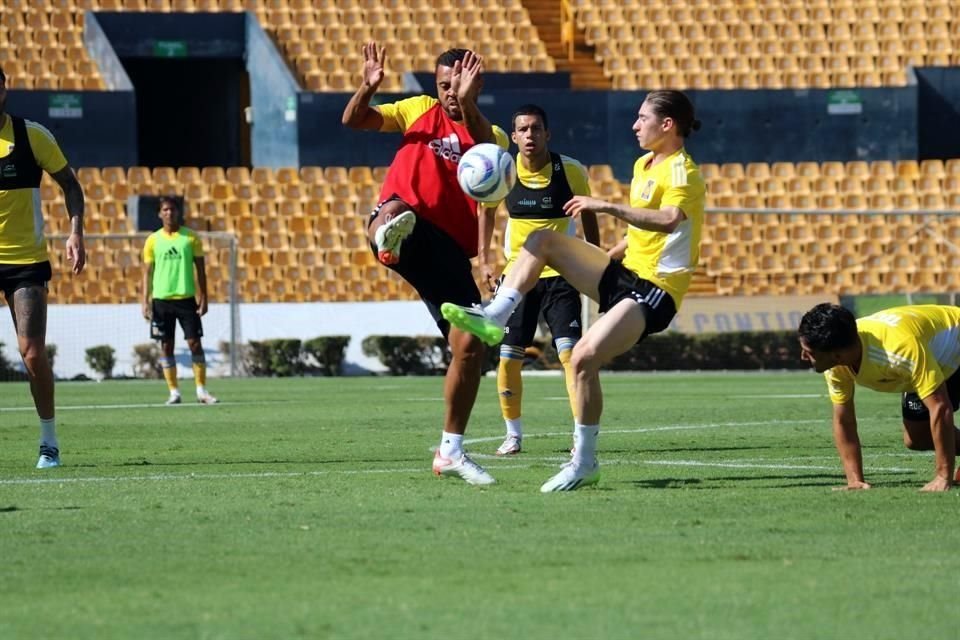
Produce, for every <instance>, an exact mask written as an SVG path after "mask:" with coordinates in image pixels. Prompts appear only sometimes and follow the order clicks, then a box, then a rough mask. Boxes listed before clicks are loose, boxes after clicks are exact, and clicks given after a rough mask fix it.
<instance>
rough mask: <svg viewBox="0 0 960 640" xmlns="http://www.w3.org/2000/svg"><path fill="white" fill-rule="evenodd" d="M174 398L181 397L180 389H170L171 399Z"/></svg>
mask: <svg viewBox="0 0 960 640" xmlns="http://www.w3.org/2000/svg"><path fill="white" fill-rule="evenodd" d="M174 396H176V397H177V398H179V397H180V389H170V397H171V398H173V397H174Z"/></svg>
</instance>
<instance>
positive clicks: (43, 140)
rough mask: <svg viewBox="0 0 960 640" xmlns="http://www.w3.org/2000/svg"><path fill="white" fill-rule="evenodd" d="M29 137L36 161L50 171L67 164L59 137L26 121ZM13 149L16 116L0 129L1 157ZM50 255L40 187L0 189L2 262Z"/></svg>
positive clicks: (27, 261) (24, 261)
mask: <svg viewBox="0 0 960 640" xmlns="http://www.w3.org/2000/svg"><path fill="white" fill-rule="evenodd" d="M26 127H27V139H28V140H29V141H30V147H31V149H32V151H33V157H34V159H35V160H36V163H37V165H39V166H40V168H41V169H43V170H44V171H46V172H47V173H56V172H58V171H60V170H62V169H63V168H64V167H66V166H67V159H66V158H64V156H63V152H62V151H61V150H60V147H59V146H58V145H57V141H56V139H55V138H54V137H53V134H52V133H50V132H49V131H48V130H47V129H46V128H45V127H43V126H41V125H39V124H37V123H36V122H31V121H30V120H27V121H26ZM13 150H14V132H13V118H12V117H10V116H9V115H7V117H6V118H5V122H4V124H3V128H2V129H0V158H5V157H7V156H8V155H10V154H11V153H13ZM47 259H48V257H47V242H46V240H45V239H44V237H43V210H42V208H41V206H40V190H39V189H31V188H27V189H10V190H0V264H35V263H37V262H44V261H46V260H47Z"/></svg>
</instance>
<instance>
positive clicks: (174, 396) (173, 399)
mask: <svg viewBox="0 0 960 640" xmlns="http://www.w3.org/2000/svg"><path fill="white" fill-rule="evenodd" d="M181 402H183V400H182V399H181V398H180V394H179V393H171V394H170V397H169V398H167V401H166V402H165V403H164V404H166V405H174V404H180V403H181Z"/></svg>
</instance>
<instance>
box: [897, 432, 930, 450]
mask: <svg viewBox="0 0 960 640" xmlns="http://www.w3.org/2000/svg"><path fill="white" fill-rule="evenodd" d="M903 446H905V447H906V448H907V449H910V450H911V451H927V450H929V449H930V447H928V446H926V445H925V443H923V442H921V441H918V440H915V439H914V438H913V436H911V435H910V434H909V433H908V432H907V431H904V432H903Z"/></svg>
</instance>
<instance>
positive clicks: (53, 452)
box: [37, 444, 60, 469]
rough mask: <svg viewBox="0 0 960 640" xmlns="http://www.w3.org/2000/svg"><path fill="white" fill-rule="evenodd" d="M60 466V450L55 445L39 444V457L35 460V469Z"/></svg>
mask: <svg viewBox="0 0 960 640" xmlns="http://www.w3.org/2000/svg"><path fill="white" fill-rule="evenodd" d="M59 466H60V450H59V449H57V448H56V447H49V446H47V445H45V444H42V445H40V459H39V460H37V469H52V468H53V467H59Z"/></svg>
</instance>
